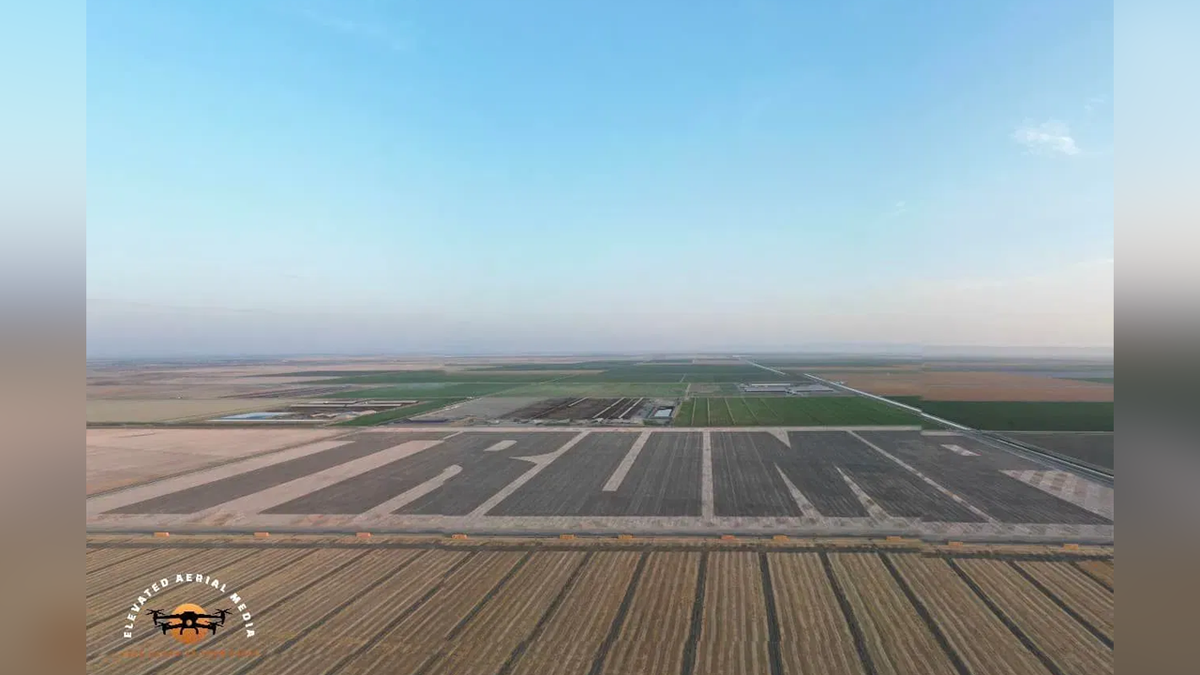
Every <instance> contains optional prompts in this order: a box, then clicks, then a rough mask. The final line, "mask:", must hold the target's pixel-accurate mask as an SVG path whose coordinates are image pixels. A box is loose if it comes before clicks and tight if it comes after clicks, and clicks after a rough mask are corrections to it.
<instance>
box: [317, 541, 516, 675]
mask: <svg viewBox="0 0 1200 675" xmlns="http://www.w3.org/2000/svg"><path fill="white" fill-rule="evenodd" d="M524 558H525V554H523V553H519V552H516V551H483V552H478V553H477V554H476V555H475V557H474V558H472V559H471V560H468V561H467V562H466V564H464V565H463V566H462V567H461V568H459V569H458V570H456V571H455V572H454V573H453V574H452V575H450V577H449V578H448V579H446V581H445V583H443V584H442V586H441V588H439V589H438V591H437V592H436V593H435V594H434V595H433V596H432V597H430V598H429V600H428V601H426V602H425V603H424V604H422V605H421V607H420V608H418V609H417V610H416V611H415V612H413V613H412V615H410V616H409V617H407V618H406V619H405V620H404V621H403V622H402V623H401V624H400V625H398V626H396V627H395V628H393V629H392V630H390V631H387V632H386V633H384V634H383V635H381V636H380V640H379V642H377V643H376V645H375V647H374V648H373V649H371V650H370V651H367V652H363V653H362V654H359V655H356V656H354V657H353V658H352V659H351V660H350V661H348V662H347V663H346V664H345V666H344V667H343V668H342V670H341V671H340V673H339V675H351V674H352V673H381V672H386V673H394V674H395V675H405V674H411V673H413V672H415V671H416V670H417V669H418V668H419V667H420V666H421V664H423V663H425V662H426V661H427V660H428V659H430V658H432V657H433V656H434V655H435V654H436V653H437V651H438V650H439V649H440V648H441V647H442V646H443V645H444V644H445V642H446V640H448V639H449V637H450V635H451V632H452V631H453V630H454V629H455V627H456V626H458V625H459V624H460V622H461V621H462V620H463V619H464V618H466V617H467V615H468V614H469V613H470V612H471V610H472V608H474V607H476V606H477V604H478V603H479V601H480V598H482V597H485V596H487V595H488V593H489V591H491V590H492V589H494V588H495V587H496V585H497V584H499V583H500V582H501V580H503V579H504V578H505V575H506V574H508V573H509V572H511V571H512V570H513V568H514V567H515V566H516V565H517V564H518V562H520V561H521V560H522V559H524Z"/></svg>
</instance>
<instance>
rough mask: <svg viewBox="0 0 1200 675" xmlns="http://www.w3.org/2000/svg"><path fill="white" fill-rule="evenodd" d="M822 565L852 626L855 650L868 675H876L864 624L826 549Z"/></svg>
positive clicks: (847, 620)
mask: <svg viewBox="0 0 1200 675" xmlns="http://www.w3.org/2000/svg"><path fill="white" fill-rule="evenodd" d="M821 565H822V566H823V567H824V568H825V576H826V577H827V578H828V579H829V584H830V585H831V586H832V587H833V594H834V595H836V596H837V601H838V606H839V607H841V608H842V616H843V617H845V619H846V625H847V626H849V627H850V635H851V636H852V637H853V638H854V651H856V652H858V658H859V660H860V661H862V664H863V671H864V672H866V674H867V675H876V670H875V662H874V661H872V660H871V653H870V652H868V651H867V638H866V637H865V636H864V635H863V632H862V626H859V625H858V619H856V618H854V610H853V609H852V608H851V607H850V601H849V600H847V599H846V592H845V591H844V590H842V584H841V583H840V582H839V581H838V578H837V575H836V574H834V573H833V565H832V564H831V563H830V562H829V554H828V553H825V552H824V551H822V552H821Z"/></svg>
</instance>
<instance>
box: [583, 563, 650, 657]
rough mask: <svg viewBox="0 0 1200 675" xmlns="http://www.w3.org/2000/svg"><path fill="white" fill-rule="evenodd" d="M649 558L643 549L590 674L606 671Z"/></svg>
mask: <svg viewBox="0 0 1200 675" xmlns="http://www.w3.org/2000/svg"><path fill="white" fill-rule="evenodd" d="M649 560H650V552H649V551H643V552H642V554H641V555H640V556H638V561H637V567H635V568H633V577H631V578H630V579H629V585H628V586H626V587H625V595H624V596H623V597H622V598H621V605H620V606H619V607H617V613H616V615H615V616H613V620H612V624H611V625H609V627H608V634H607V635H605V636H604V641H603V642H601V643H600V647H599V648H598V649H597V650H596V656H595V657H593V659H592V667H591V669H590V670H589V671H588V675H600V673H601V672H603V671H604V663H605V662H606V661H607V660H608V654H609V652H610V651H611V650H612V646H613V645H614V644H616V643H617V638H619V637H620V636H621V629H622V628H624V627H625V618H626V617H627V616H629V608H630V607H632V606H633V597H634V595H635V594H636V593H637V589H638V585H639V584H640V583H641V581H642V574H644V573H645V571H646V563H647V562H648V561H649Z"/></svg>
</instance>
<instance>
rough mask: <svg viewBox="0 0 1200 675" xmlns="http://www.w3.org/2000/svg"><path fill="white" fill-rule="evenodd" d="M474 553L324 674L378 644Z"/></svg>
mask: <svg viewBox="0 0 1200 675" xmlns="http://www.w3.org/2000/svg"><path fill="white" fill-rule="evenodd" d="M475 555H476V552H475V551H472V552H470V553H468V554H467V555H465V556H463V559H462V560H459V561H458V562H456V563H454V564H453V565H451V566H450V569H448V570H446V571H445V572H444V573H443V574H442V578H441V579H440V580H439V581H438V582H437V583H436V584H434V585H433V586H431V587H430V588H429V590H428V591H426V592H425V594H424V595H422V596H421V597H420V598H417V600H416V601H415V602H413V603H412V604H411V605H409V606H408V607H405V608H404V611H402V612H400V613H399V614H397V615H396V617H395V618H394V619H392V620H391V621H388V622H387V625H385V626H384V627H383V629H382V630H380V631H379V632H378V633H375V634H374V635H372V636H371V639H370V640H367V641H366V642H365V643H364V644H363V645H361V646H360V647H359V648H358V649H355V650H354V651H353V652H351V653H350V654H348V655H346V656H345V657H343V658H342V659H341V660H339V661H338V662H337V663H335V664H333V667H332V668H330V669H329V670H327V671H325V675H335V674H336V673H338V672H340V671H341V669H342V668H344V667H345V666H346V664H347V663H350V662H351V661H352V660H354V659H356V658H358V657H359V656H362V655H363V654H365V653H366V652H367V651H369V650H371V649H373V648H374V647H375V645H377V644H379V643H380V642H381V641H382V640H383V638H384V637H385V636H387V635H388V634H389V633H391V632H392V631H393V630H395V629H396V627H397V626H399V625H400V624H402V623H404V621H405V619H407V618H408V617H409V616H412V613H413V612H415V611H417V610H418V609H420V608H421V607H422V606H424V604H425V603H427V602H429V600H430V599H431V598H433V596H434V595H436V594H437V592H438V591H440V590H441V589H442V586H443V585H444V584H445V582H446V580H447V579H449V578H450V577H451V576H452V575H453V574H454V573H455V572H457V571H458V570H459V569H461V568H462V566H463V565H466V564H467V563H468V562H470V561H471V559H472V558H474V557H475Z"/></svg>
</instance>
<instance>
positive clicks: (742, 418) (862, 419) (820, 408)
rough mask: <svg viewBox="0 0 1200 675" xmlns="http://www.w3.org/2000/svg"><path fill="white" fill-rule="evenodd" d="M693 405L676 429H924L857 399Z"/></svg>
mask: <svg viewBox="0 0 1200 675" xmlns="http://www.w3.org/2000/svg"><path fill="white" fill-rule="evenodd" d="M689 403H690V410H691V414H690V415H686V414H685V413H686V412H687V411H685V410H684V409H682V408H681V409H680V414H679V415H677V416H676V418H675V425H676V426H697V427H706V426H707V427H717V426H756V425H780V426H841V425H846V426H849V425H909V426H920V425H921V419H920V418H919V417H917V416H916V415H913V414H911V413H908V412H905V411H903V410H900V409H897V408H892V407H890V406H888V405H887V404H885V403H880V402H878V401H872V400H870V399H867V398H857V397H842V396H823V397H814V398H797V397H791V396H779V397H763V396H760V397H745V398H743V397H708V398H697V399H691V400H690V401H689Z"/></svg>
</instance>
